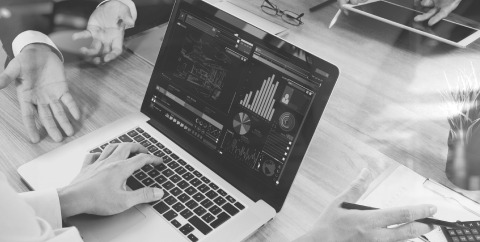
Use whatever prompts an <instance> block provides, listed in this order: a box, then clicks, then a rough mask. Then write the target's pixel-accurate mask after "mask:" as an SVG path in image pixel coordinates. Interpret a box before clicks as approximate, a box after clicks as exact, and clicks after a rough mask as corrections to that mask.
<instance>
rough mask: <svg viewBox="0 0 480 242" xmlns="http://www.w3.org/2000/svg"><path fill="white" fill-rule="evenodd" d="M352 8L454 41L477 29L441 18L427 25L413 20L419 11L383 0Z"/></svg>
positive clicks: (426, 22) (424, 22)
mask: <svg viewBox="0 0 480 242" xmlns="http://www.w3.org/2000/svg"><path fill="white" fill-rule="evenodd" d="M354 8H356V9H358V10H361V11H363V12H367V13H370V14H372V15H375V16H378V17H380V18H384V19H388V20H390V21H393V22H395V23H399V24H402V25H405V26H408V27H411V28H414V29H417V30H420V31H422V32H426V33H429V34H432V35H435V36H438V37H440V38H443V39H447V40H450V41H452V42H455V43H458V42H460V41H462V40H463V39H465V38H467V37H468V36H470V35H472V34H474V33H475V32H476V31H477V30H476V29H473V28H470V27H466V26H463V25H458V24H455V23H453V22H449V21H445V20H441V21H439V22H438V23H436V24H435V25H433V26H428V21H423V22H415V20H414V18H415V16H417V15H419V14H420V13H419V12H417V11H414V10H411V9H408V8H404V7H401V6H398V5H394V4H391V3H388V2H383V1H378V2H373V3H369V4H365V5H360V6H355V7H354Z"/></svg>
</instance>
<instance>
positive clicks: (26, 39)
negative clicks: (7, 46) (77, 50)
mask: <svg viewBox="0 0 480 242" xmlns="http://www.w3.org/2000/svg"><path fill="white" fill-rule="evenodd" d="M38 43H42V44H46V45H49V46H51V47H53V49H54V50H55V54H57V55H58V58H60V60H62V62H63V55H62V52H60V50H58V48H57V46H56V45H55V44H54V43H53V41H52V40H51V39H50V38H49V37H48V36H47V35H45V34H44V33H41V32H38V31H33V30H27V31H24V32H22V33H20V34H19V35H17V37H15V39H14V40H13V42H12V50H13V55H14V56H17V55H18V54H20V52H22V50H23V48H25V46H27V45H29V44H38Z"/></svg>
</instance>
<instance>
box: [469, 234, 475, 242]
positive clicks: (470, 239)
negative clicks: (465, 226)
mask: <svg viewBox="0 0 480 242" xmlns="http://www.w3.org/2000/svg"><path fill="white" fill-rule="evenodd" d="M467 239H468V241H475V239H474V238H473V236H471V235H469V236H467Z"/></svg>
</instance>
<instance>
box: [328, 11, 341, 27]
mask: <svg viewBox="0 0 480 242" xmlns="http://www.w3.org/2000/svg"><path fill="white" fill-rule="evenodd" d="M341 13H342V10H341V9H339V10H338V12H337V14H335V16H334V17H333V19H332V22H330V26H328V28H329V29H331V28H332V26H333V25H334V24H335V23H336V22H337V19H338V17H340V14H341Z"/></svg>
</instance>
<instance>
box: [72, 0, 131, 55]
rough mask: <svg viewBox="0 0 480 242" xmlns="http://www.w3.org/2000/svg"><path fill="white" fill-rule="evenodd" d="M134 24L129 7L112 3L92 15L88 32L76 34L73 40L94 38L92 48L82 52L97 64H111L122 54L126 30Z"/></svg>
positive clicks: (99, 8) (119, 3) (116, 2)
mask: <svg viewBox="0 0 480 242" xmlns="http://www.w3.org/2000/svg"><path fill="white" fill-rule="evenodd" d="M134 24H135V21H134V20H133V19H132V16H131V14H130V9H129V8H128V6H127V5H125V4H123V3H121V2H119V1H110V2H107V3H106V4H103V5H101V6H99V7H98V8H97V9H96V10H95V11H94V12H93V13H92V15H91V16H90V19H89V20H88V25H87V30H85V31H82V32H79V33H76V34H74V35H73V39H75V40H76V39H84V38H93V41H92V44H91V45H90V48H86V47H83V48H82V49H80V51H81V52H82V53H83V54H84V55H86V56H87V57H90V58H92V61H93V63H95V64H100V63H102V61H104V62H109V61H111V60H113V59H115V58H117V57H118V56H119V55H120V54H122V50H123V37H124V33H125V28H126V27H127V26H133V25H134Z"/></svg>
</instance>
